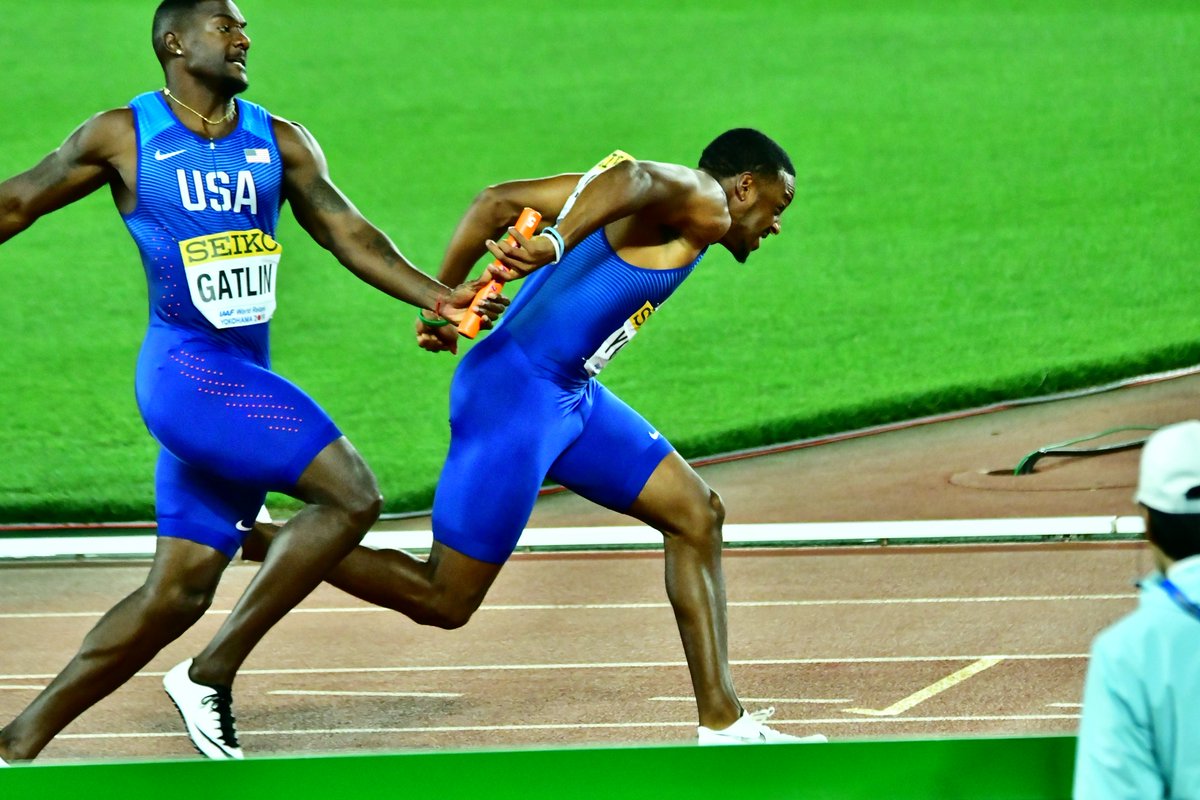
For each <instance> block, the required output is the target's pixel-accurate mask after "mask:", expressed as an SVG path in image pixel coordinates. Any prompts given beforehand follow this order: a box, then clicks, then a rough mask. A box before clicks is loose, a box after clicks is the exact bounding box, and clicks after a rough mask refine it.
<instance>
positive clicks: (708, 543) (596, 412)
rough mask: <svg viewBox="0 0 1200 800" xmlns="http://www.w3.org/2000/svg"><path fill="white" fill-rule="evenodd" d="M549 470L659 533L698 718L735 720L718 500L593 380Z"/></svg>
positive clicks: (717, 722)
mask: <svg viewBox="0 0 1200 800" xmlns="http://www.w3.org/2000/svg"><path fill="white" fill-rule="evenodd" d="M550 476H551V477H552V478H553V479H555V480H557V481H559V482H561V483H562V484H563V485H564V486H567V487H568V488H570V489H572V490H573V491H575V492H576V493H577V494H579V495H581V496H583V497H586V498H588V499H589V500H592V501H593V502H596V503H599V504H601V505H603V506H606V507H608V508H612V509H614V510H617V511H622V512H624V513H627V514H630V515H631V516H633V517H636V518H637V519H639V520H641V521H642V522H645V523H646V524H647V525H650V526H652V527H654V528H656V529H657V530H659V531H661V532H662V534H663V537H664V550H665V554H666V586H667V596H668V598H669V599H670V601H671V607H672V608H673V609H674V611H675V620H676V624H677V625H678V627H679V635H680V638H681V639H682V641H683V649H684V653H685V655H686V657H687V662H688V671H689V673H690V674H691V679H692V687H693V689H694V690H695V694H696V704H697V710H698V712H699V717H700V724H701V725H703V726H706V727H709V728H714V729H717V728H724V727H726V726H728V725H731V724H732V723H734V722H735V721H737V719H738V717H739V716H740V715H741V713H742V707H741V704H740V703H739V702H738V699H737V695H736V694H735V693H734V689H733V679H732V677H731V676H730V670H729V657H728V647H727V636H726V607H725V581H724V577H723V574H722V572H721V545H722V540H721V525H722V523H723V522H724V518H725V509H724V506H722V505H721V499H720V497H718V496H717V494H716V492H714V491H713V490H712V489H710V488H709V487H708V486H707V485H706V484H705V483H704V481H703V480H701V478H700V476H699V475H697V474H696V472H695V471H694V470H693V469H692V468H691V467H690V466H689V465H688V464H687V462H686V461H684V460H683V458H682V457H681V456H680V455H679V454H678V453H676V452H675V450H674V449H673V448H672V447H671V445H670V444H669V443H668V442H667V441H666V440H665V439H664V438H663V437H662V436H661V435H660V434H659V433H658V432H657V431H655V430H654V429H653V428H652V427H651V426H650V425H649V424H648V423H647V422H646V421H645V420H644V419H642V417H641V416H640V415H639V414H637V412H635V411H633V409H631V408H630V407H629V406H627V405H626V404H625V403H623V402H622V401H621V400H620V399H618V398H617V397H616V396H614V395H613V394H612V393H611V392H609V391H608V390H606V389H604V388H603V387H600V386H597V390H596V397H595V402H594V405H593V408H592V412H591V415H590V417H589V418H588V420H587V424H586V427H585V429H584V431H583V433H582V434H581V435H580V437H579V438H578V440H576V442H575V443H574V444H572V445H571V447H570V448H569V449H567V450H566V451H565V452H564V453H563V454H562V455H561V456H560V457H559V459H558V461H556V462H555V464H554V466H553V467H552V468H551V470H550Z"/></svg>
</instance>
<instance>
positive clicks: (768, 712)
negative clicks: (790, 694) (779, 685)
mask: <svg viewBox="0 0 1200 800" xmlns="http://www.w3.org/2000/svg"><path fill="white" fill-rule="evenodd" d="M773 716H775V706H767V707H766V708H763V709H760V710H758V711H751V712H750V719H752V720H754V721H755V722H766V721H767V720H769V719H770V718H771V717H773Z"/></svg>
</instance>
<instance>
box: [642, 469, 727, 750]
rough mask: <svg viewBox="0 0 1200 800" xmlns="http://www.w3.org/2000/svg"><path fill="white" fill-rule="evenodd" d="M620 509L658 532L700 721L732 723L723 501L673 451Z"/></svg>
mask: <svg viewBox="0 0 1200 800" xmlns="http://www.w3.org/2000/svg"><path fill="white" fill-rule="evenodd" d="M626 513H628V514H630V515H631V516H633V517H636V518H637V519H640V520H641V521H642V522H645V523H646V524H647V525H650V526H651V527H653V528H656V529H658V530H659V531H661V532H662V534H663V549H664V551H665V555H666V583H667V596H668V597H669V598H670V600H671V607H672V608H673V609H674V611H675V622H676V624H677V625H678V626H679V635H680V638H681V639H682V640H683V650H684V653H685V654H686V656H687V662H688V671H689V673H690V674H691V678H692V689H693V690H694V691H695V693H696V705H697V709H698V711H699V715H700V724H701V725H703V726H705V727H707V728H712V729H714V730H715V729H719V728H725V727H727V726H729V725H732V724H733V723H734V722H736V721H737V719H738V717H740V716H741V714H742V707H741V704H740V703H739V702H738V699H737V694H736V693H735V692H734V689H733V677H732V676H731V674H730V670H729V648H728V636H727V634H726V630H727V622H726V620H727V614H726V604H725V578H724V574H723V573H722V570H721V546H722V538H721V525H722V523H723V522H724V520H725V507H724V506H723V505H722V504H721V498H720V497H719V496H718V495H717V493H716V492H714V491H713V490H712V489H710V488H709V487H708V485H707V484H705V483H704V481H703V480H702V479H701V478H700V476H699V475H697V474H696V472H695V470H693V469H692V468H691V467H690V466H689V465H688V463H687V462H686V461H684V460H683V458H682V457H681V456H680V455H679V454H678V453H676V452H672V453H670V454H669V455H668V456H667V457H666V458H664V459H663V460H662V463H660V464H659V466H658V468H657V469H655V470H654V473H653V474H652V475H651V476H650V479H649V480H648V481H646V485H645V487H643V489H642V491H641V493H640V494H639V495H638V497H637V500H635V501H634V503H633V505H632V506H630V507H629V508H628V509H627V512H626Z"/></svg>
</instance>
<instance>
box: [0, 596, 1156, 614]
mask: <svg viewBox="0 0 1200 800" xmlns="http://www.w3.org/2000/svg"><path fill="white" fill-rule="evenodd" d="M1136 597H1137V594H1136V593H1133V592H1125V593H1121V594H1064V595H1050V594H1045V595H1001V596H994V597H890V598H888V597H884V598H851V599H829V600H741V601H731V602H729V603H728V606H729V607H730V608H804V607H820V606H832V607H838V606H906V605H953V604H956V603H1047V602H1052V603H1060V602H1066V601H1074V602H1093V601H1101V600H1133V599H1135V598H1136ZM659 608H670V604H669V603H665V602H655V603H529V604H523V605H484V606H481V607H480V609H479V610H480V611H585V610H586V611H623V610H630V609H659ZM107 613H108V612H107V611H33V612H22V613H0V619H69V618H72V617H101V616H103V615H105V614H107ZM207 613H208V614H212V615H214V616H220V615H228V614H229V613H230V611H229V610H228V609H216V610H214V609H210V610H209V611H208V612H207ZM289 613H291V614H379V613H387V614H394V613H396V612H394V611H392V610H390V609H386V608H377V607H374V606H352V607H345V608H296V609H293V610H292V611H290V612H289Z"/></svg>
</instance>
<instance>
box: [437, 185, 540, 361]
mask: <svg viewBox="0 0 1200 800" xmlns="http://www.w3.org/2000/svg"><path fill="white" fill-rule="evenodd" d="M541 221H542V215H541V214H539V213H538V212H536V211H534V210H533V209H532V208H524V209H522V210H521V216H519V217H517V224H516V225H514V226H513V227H514V228H516V229H517V230H518V231H520V232H521V235H522V236H524V237H525V238H526V239H528V238H529V237H530V236H533V232H534V231H536V230H537V226H538V223H539V222H541ZM508 240H509V241H510V242H511V241H512V236H509V237H508ZM490 266H494V267H499V266H501V264H500V259H498V258H497V259H496V260H495V261H493V262H492V263H491V265H490ZM503 288H504V281H500V280H495V279H493V280H491V281H489V282H488V284H487V285H486V286H484V287H483V288H482V289H480V290H479V291H478V292H476V293H475V299H474V300H472V301H471V307H470V308H469V309H467V313H466V314H464V315H463V318H462V322H460V323H458V332H459V333H461V334H462V335H463V336H466V337H467V338H468V339H474V338H475V336H476V335H477V334H478V333H479V326H480V324H481V323H482V322H483V315H481V314H480V313H479V306H480V304H481V303H483V301H484V298H486V297H487V296H488V295H489V294H499V292H500V290H501V289H503Z"/></svg>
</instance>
